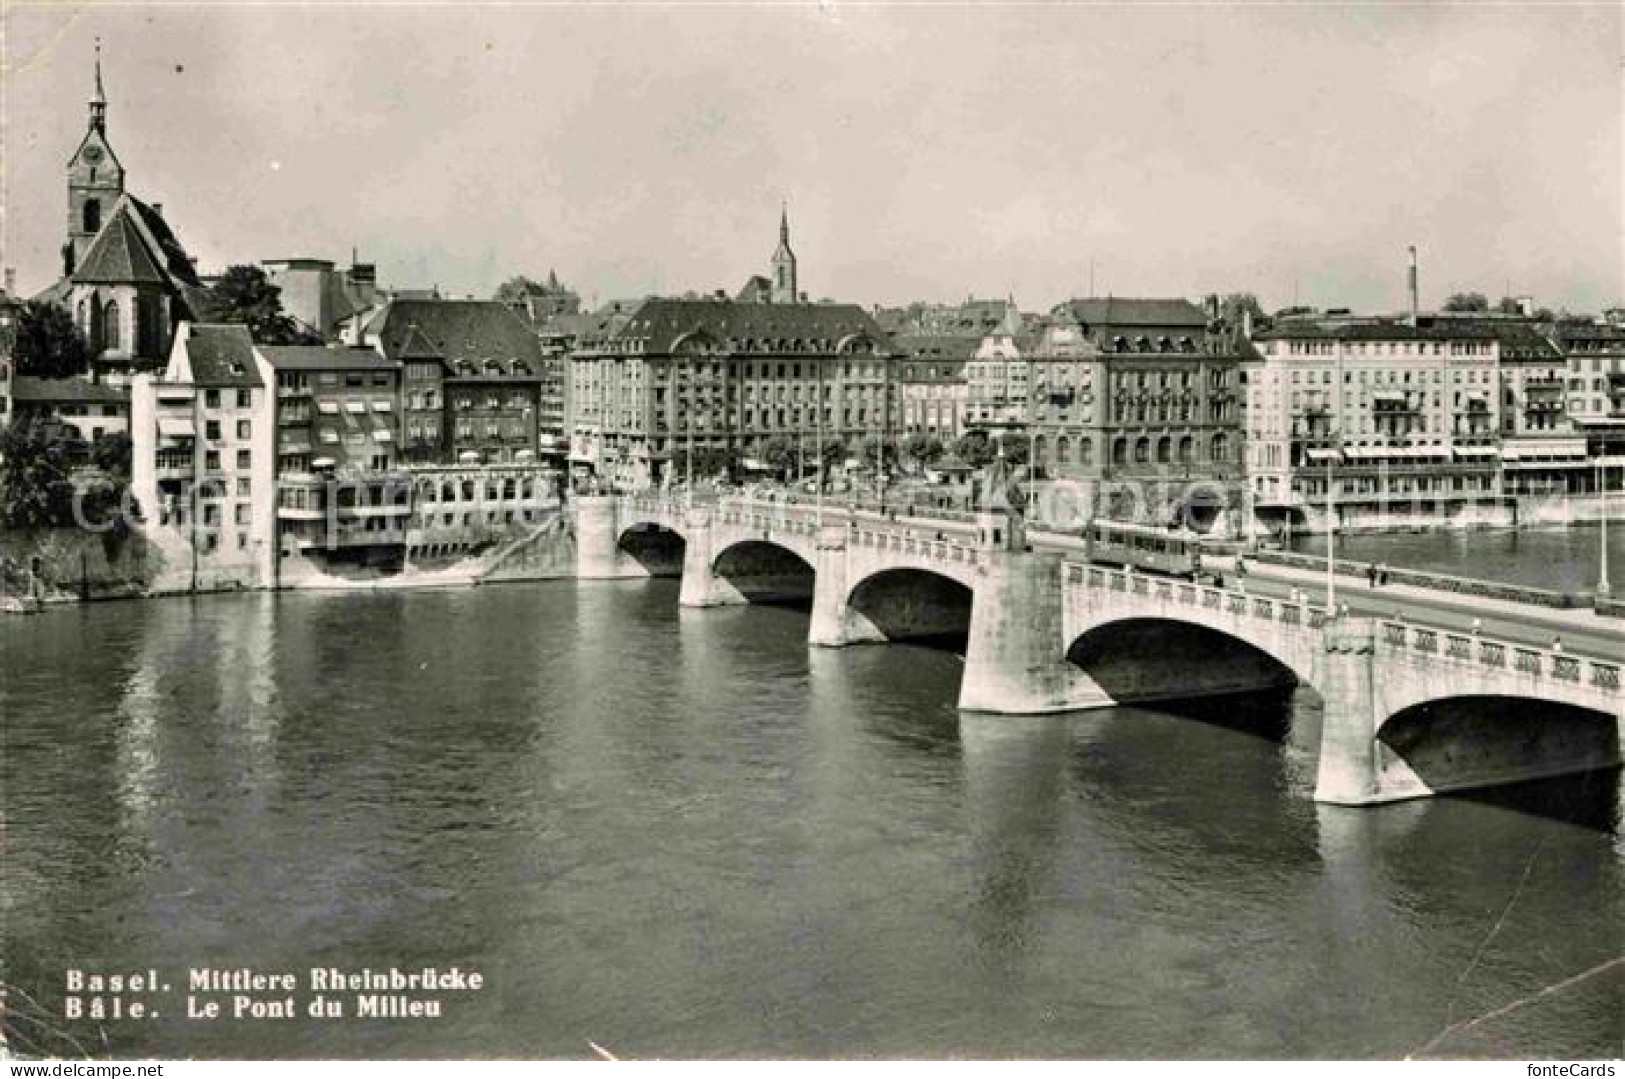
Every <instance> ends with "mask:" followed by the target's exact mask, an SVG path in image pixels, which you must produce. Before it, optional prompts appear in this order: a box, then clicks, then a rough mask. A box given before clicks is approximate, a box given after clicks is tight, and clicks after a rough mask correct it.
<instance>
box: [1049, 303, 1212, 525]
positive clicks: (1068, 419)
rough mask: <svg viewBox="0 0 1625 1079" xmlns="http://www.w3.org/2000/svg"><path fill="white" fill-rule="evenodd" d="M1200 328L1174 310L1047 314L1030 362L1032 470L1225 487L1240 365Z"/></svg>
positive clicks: (1079, 307) (1084, 306) (1189, 315)
mask: <svg viewBox="0 0 1625 1079" xmlns="http://www.w3.org/2000/svg"><path fill="white" fill-rule="evenodd" d="M1210 322H1211V316H1210V315H1209V314H1207V313H1204V312H1203V311H1202V309H1201V308H1199V307H1197V306H1195V305H1194V304H1192V303H1190V302H1189V301H1186V300H1182V299H1155V298H1137V297H1106V298H1104V299H1101V298H1086V299H1075V300H1069V301H1067V302H1066V303H1063V304H1060V305H1058V306H1057V307H1056V308H1055V309H1054V310H1053V311H1052V312H1051V314H1050V317H1049V320H1048V324H1047V325H1046V327H1045V329H1044V331H1043V333H1042V334H1041V335H1040V337H1039V338H1038V340H1037V342H1036V343H1035V346H1034V347H1033V349H1032V350H1031V356H1030V366H1031V370H1032V392H1031V407H1030V412H1031V427H1032V439H1033V456H1034V461H1035V464H1036V465H1037V466H1038V467H1039V468H1040V469H1041V470H1042V471H1043V473H1044V474H1046V475H1049V476H1052V477H1056V478H1062V479H1080V480H1153V479H1176V478H1177V479H1206V480H1217V481H1224V482H1230V481H1233V480H1235V479H1236V478H1237V477H1238V476H1239V474H1240V471H1241V468H1240V450H1241V437H1240V436H1241V402H1240V396H1239V394H1240V389H1239V386H1240V378H1239V374H1238V365H1239V362H1240V360H1239V357H1238V355H1237V354H1236V351H1235V349H1234V348H1233V347H1232V346H1231V344H1230V343H1229V341H1228V340H1227V339H1226V338H1225V337H1223V336H1221V335H1219V334H1217V333H1213V332H1210ZM1151 509H1152V512H1153V513H1161V512H1162V507H1151Z"/></svg>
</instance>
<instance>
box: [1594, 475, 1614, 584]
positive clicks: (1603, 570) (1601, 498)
mask: <svg viewBox="0 0 1625 1079" xmlns="http://www.w3.org/2000/svg"><path fill="white" fill-rule="evenodd" d="M1597 500H1598V502H1599V503H1600V504H1601V507H1600V510H1601V511H1600V512H1599V514H1598V516H1599V517H1600V518H1601V520H1602V528H1601V531H1600V537H1599V540H1598V543H1599V546H1600V551H1599V555H1598V567H1599V568H1598V571H1597V595H1598V596H1607V595H1608V594H1609V593H1610V592H1611V591H1612V589H1611V588H1610V586H1609V584H1608V465H1607V464H1606V463H1605V462H1604V461H1603V459H1602V458H1601V457H1598V458H1597Z"/></svg>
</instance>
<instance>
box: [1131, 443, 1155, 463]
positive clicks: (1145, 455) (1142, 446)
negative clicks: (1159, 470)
mask: <svg viewBox="0 0 1625 1079" xmlns="http://www.w3.org/2000/svg"><path fill="white" fill-rule="evenodd" d="M1150 460H1151V440H1150V439H1149V438H1144V437H1141V438H1137V439H1135V440H1134V463H1135V464H1139V465H1143V464H1147V463H1148V462H1150Z"/></svg>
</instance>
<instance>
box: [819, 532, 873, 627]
mask: <svg viewBox="0 0 1625 1079" xmlns="http://www.w3.org/2000/svg"><path fill="white" fill-rule="evenodd" d="M813 569H814V574H815V575H814V578H813V605H812V622H811V624H810V625H809V626H808V627H807V643H808V644H810V645H814V646H817V647H821V648H840V647H842V646H843V645H848V644H867V643H870V642H877V641H884V640H885V639H886V635H885V634H884V633H882V632H881V631H880V630H879V628H877V627H876V626H875V624H874V623H873V622H871V621H869V619H867V618H865V617H863V615H861V614H859V613H858V612H857V611H854V610H853V609H852V606H851V604H849V603H848V602H847V600H848V599H850V598H851V592H852V588H851V582H850V581H849V580H848V579H847V578H848V576H849V574H848V572H847V570H848V567H847V534H846V525H844V524H839V525H825V526H824V527H823V528H821V529H819V531H818V564H817V565H816V566H814V567H813Z"/></svg>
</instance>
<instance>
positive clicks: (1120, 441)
mask: <svg viewBox="0 0 1625 1079" xmlns="http://www.w3.org/2000/svg"><path fill="white" fill-rule="evenodd" d="M1127 463H1128V439H1126V438H1114V439H1112V464H1114V465H1123V464H1127Z"/></svg>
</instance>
